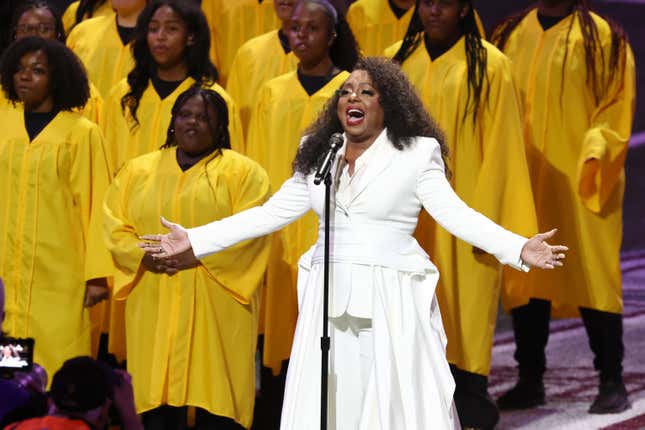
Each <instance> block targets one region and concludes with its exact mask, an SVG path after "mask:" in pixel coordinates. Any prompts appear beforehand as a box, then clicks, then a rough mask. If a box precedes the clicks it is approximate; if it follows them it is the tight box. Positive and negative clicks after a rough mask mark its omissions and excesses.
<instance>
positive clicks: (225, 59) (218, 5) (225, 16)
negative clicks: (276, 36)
mask: <svg viewBox="0 0 645 430" xmlns="http://www.w3.org/2000/svg"><path fill="white" fill-rule="evenodd" d="M202 11H203V12H204V15H206V19H207V20H208V25H209V26H210V29H211V60H213V63H215V65H216V66H217V71H218V72H219V74H220V78H219V81H220V83H221V84H222V85H225V84H226V82H227V79H228V74H229V72H230V69H231V64H232V63H233V59H234V58H235V54H236V53H237V50H238V49H239V48H240V46H242V45H243V44H244V42H246V41H247V40H249V39H251V38H253V37H255V36H259V35H261V34H264V33H266V32H267V31H270V30H275V29H278V28H279V27H280V25H282V23H281V22H280V20H279V19H278V16H277V15H276V14H275V9H274V6H273V0H263V1H262V2H261V3H259V2H258V0H235V1H231V0H203V1H202Z"/></svg>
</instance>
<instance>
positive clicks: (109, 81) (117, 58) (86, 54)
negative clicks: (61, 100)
mask: <svg viewBox="0 0 645 430" xmlns="http://www.w3.org/2000/svg"><path fill="white" fill-rule="evenodd" d="M66 43H67V46H68V47H69V48H70V49H71V50H72V51H74V53H75V54H76V55H77V56H78V57H79V58H80V59H81V61H82V62H83V64H84V65H85V69H86V70H87V76H88V78H89V80H90V81H91V82H92V83H93V84H94V85H95V86H96V87H97V88H98V91H99V93H100V94H101V96H102V97H103V98H106V97H107V96H108V95H109V93H110V89H111V88H112V87H113V86H114V85H116V84H117V83H118V82H119V81H120V80H121V79H123V78H125V77H126V76H127V75H128V73H129V72H130V70H132V68H133V67H134V59H133V58H132V52H131V51H130V45H129V44H128V45H124V44H123V43H122V42H121V38H120V37H119V33H118V31H117V24H116V14H114V13H111V14H109V15H105V16H100V17H96V18H91V19H88V20H85V21H83V22H81V23H80V24H78V25H77V26H76V27H74V29H73V30H72V32H71V33H70V34H69V36H68V37H67V41H66Z"/></svg>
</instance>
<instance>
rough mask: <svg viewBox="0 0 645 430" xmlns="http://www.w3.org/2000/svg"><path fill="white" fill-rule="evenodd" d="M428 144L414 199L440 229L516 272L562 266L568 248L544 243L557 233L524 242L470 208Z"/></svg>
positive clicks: (524, 239) (434, 147)
mask: <svg viewBox="0 0 645 430" xmlns="http://www.w3.org/2000/svg"><path fill="white" fill-rule="evenodd" d="M424 143H425V142H424ZM429 143H430V145H432V146H433V148H432V150H431V151H430V152H431V153H430V154H429V159H428V160H426V163H424V165H423V166H422V168H421V171H420V172H419V178H418V180H417V195H418V197H419V199H420V200H421V202H422V204H423V206H424V207H425V209H426V210H427V211H428V213H430V215H431V216H432V217H433V218H434V219H435V220H436V221H437V222H438V223H439V224H440V225H441V226H442V227H443V228H445V229H446V230H448V231H449V232H450V233H451V234H453V235H455V236H457V237H458V238H460V239H462V240H464V241H466V242H468V243H470V244H471V245H473V246H476V247H477V248H480V249H483V250H484V251H486V252H488V253H489V254H492V255H494V256H495V257H496V258H497V259H498V260H499V261H500V262H501V263H503V264H508V265H510V266H512V267H514V268H516V269H519V270H528V268H529V267H538V268H540V269H553V268H555V267H559V266H562V264H563V263H562V260H564V258H565V252H566V251H567V250H568V248H567V247H566V246H562V245H556V246H551V245H549V244H548V243H547V242H546V241H547V240H548V239H550V238H552V237H553V236H554V235H555V232H556V231H557V230H556V229H553V230H551V231H549V232H547V233H541V234H536V235H535V236H533V237H532V238H530V239H526V238H524V237H522V236H519V235H517V234H515V233H513V232H511V231H508V230H506V229H504V228H503V227H501V226H499V225H497V224H495V223H494V222H493V221H491V220H490V219H488V218H487V217H485V216H484V215H482V214H480V213H479V212H477V211H475V210H473V209H472V208H470V207H469V206H468V205H466V203H464V202H463V200H461V199H460V198H459V197H458V196H457V194H455V192H454V190H453V189H452V187H451V186H450V183H449V182H448V180H447V179H446V175H445V173H444V166H443V160H442V158H441V152H440V150H439V145H438V144H437V143H436V141H434V140H432V141H431V142H429Z"/></svg>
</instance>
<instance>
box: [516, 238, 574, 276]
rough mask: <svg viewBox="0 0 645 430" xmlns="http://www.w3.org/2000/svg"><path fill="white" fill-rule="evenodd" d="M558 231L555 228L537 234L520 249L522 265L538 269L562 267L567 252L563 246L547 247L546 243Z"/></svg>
mask: <svg viewBox="0 0 645 430" xmlns="http://www.w3.org/2000/svg"><path fill="white" fill-rule="evenodd" d="M557 231H558V229H557V228H554V229H553V230H551V231H549V232H546V233H538V234H536V235H535V236H533V237H532V238H530V239H529V240H528V242H526V243H525V244H524V247H522V253H521V258H522V261H524V263H526V264H528V265H529V266H531V267H538V268H540V269H554V268H556V267H561V266H562V265H563V263H562V260H564V258H565V254H564V253H565V252H566V251H568V250H569V248H567V247H566V246H564V245H553V246H552V245H549V244H548V243H547V242H546V241H547V240H548V239H551V238H552V237H553V236H554V235H555V233H556V232H557Z"/></svg>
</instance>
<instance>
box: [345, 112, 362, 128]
mask: <svg viewBox="0 0 645 430" xmlns="http://www.w3.org/2000/svg"><path fill="white" fill-rule="evenodd" d="M345 115H346V119H347V125H358V124H360V123H362V122H363V120H364V119H365V112H363V111H362V110H361V109H358V108H349V109H347V111H346V113H345Z"/></svg>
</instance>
